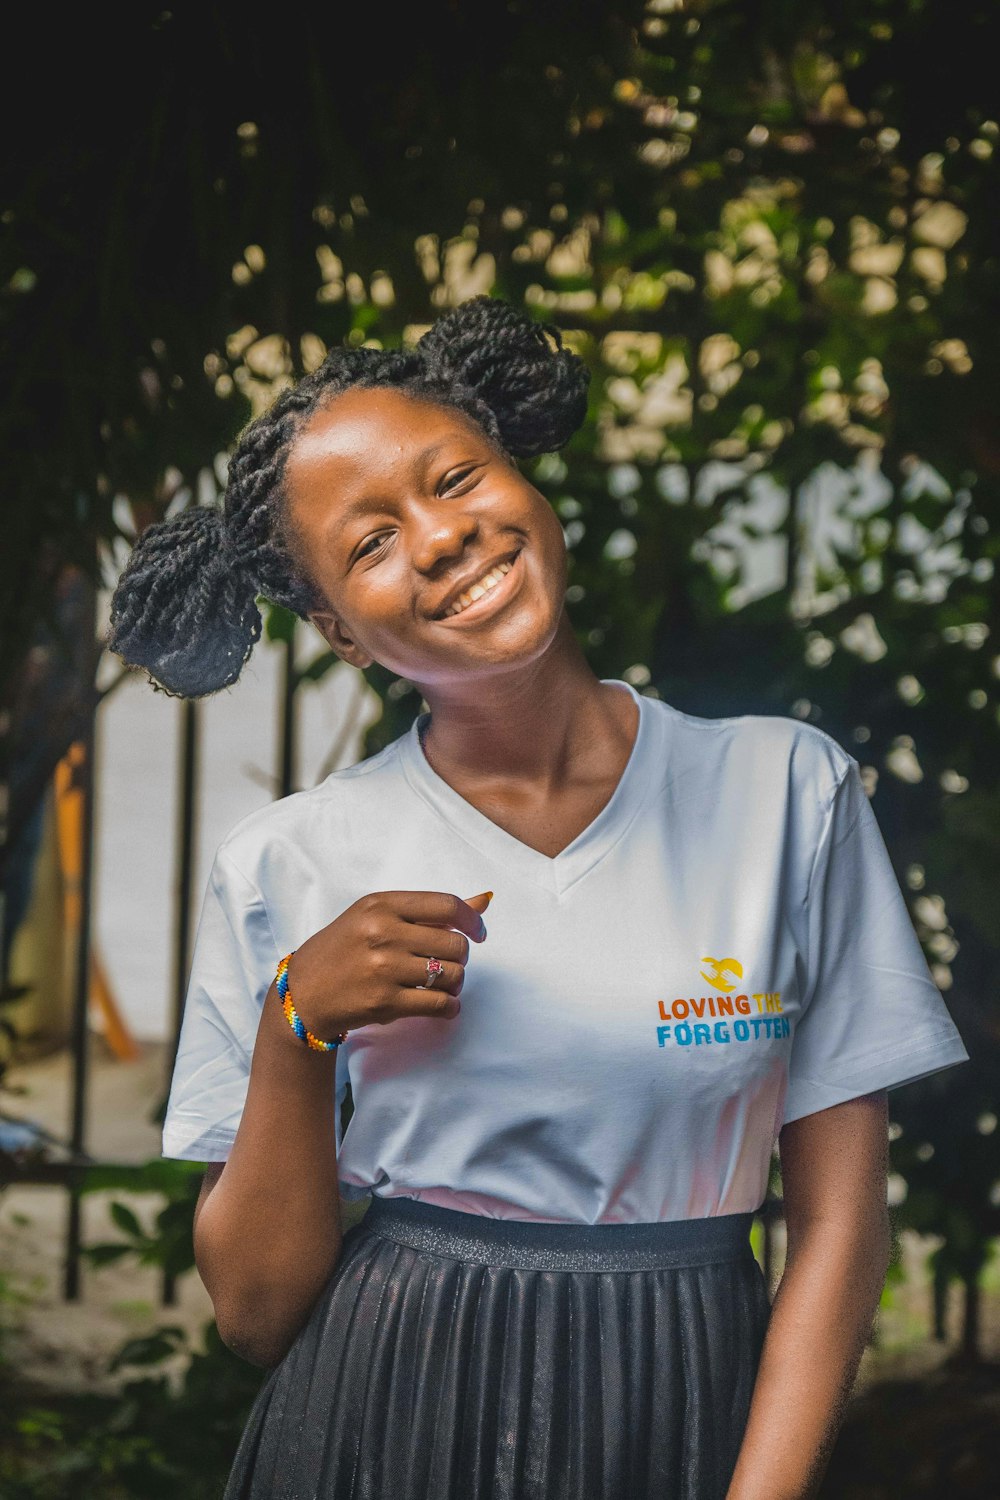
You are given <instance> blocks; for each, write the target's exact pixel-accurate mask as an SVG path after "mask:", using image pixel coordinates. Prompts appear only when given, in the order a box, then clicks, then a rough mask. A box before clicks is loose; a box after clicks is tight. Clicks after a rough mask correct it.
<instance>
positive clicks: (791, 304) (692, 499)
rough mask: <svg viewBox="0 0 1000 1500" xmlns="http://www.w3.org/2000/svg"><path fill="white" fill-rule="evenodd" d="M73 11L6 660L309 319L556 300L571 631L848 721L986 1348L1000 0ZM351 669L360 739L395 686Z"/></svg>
mask: <svg viewBox="0 0 1000 1500" xmlns="http://www.w3.org/2000/svg"><path fill="white" fill-rule="evenodd" d="M66 24H67V25H68V26H69V27H70V28H73V27H76V28H77V31H76V33H75V34H72V33H71V34H70V35H69V36H68V38H67V43H66V57H67V59H68V60H69V62H70V67H69V68H68V69H67V71H66V74H65V76H61V77H60V78H59V79H58V86H57V87H56V88H55V89H53V90H52V91H51V99H52V102H51V103H50V104H49V105H48V106H47V109H46V110H45V111H41V112H39V111H37V110H36V111H35V112H34V129H33V131H32V133H31V134H30V135H26V134H25V133H24V132H23V131H22V132H21V133H20V134H19V137H18V138H19V140H20V141H21V143H22V144H21V146H20V149H19V154H18V159H17V161H16V163H15V169H14V171H13V173H12V174H11V183H10V187H9V190H8V193H7V195H6V196H7V200H8V203H9V208H8V210H7V213H6V214H5V218H4V239H3V246H4V248H3V254H4V267H5V269H4V274H3V278H2V279H3V283H4V284H5V286H6V288H7V290H6V293H5V297H4V302H3V307H4V312H3V317H4V324H5V329H6V333H7V336H8V337H7V340H6V353H5V355H4V359H5V361H6V366H5V371H4V373H5V374H6V376H7V381H6V388H7V390H8V391H9V392H10V400H9V405H8V409H7V416H6V420H7V424H8V431H7V438H8V442H7V448H8V450H9V453H10V457H9V459H8V494H9V497H10V498H9V501H8V516H9V523H8V527H7V534H6V539H5V540H6V542H7V545H6V548H5V553H4V559H5V565H6V568H7V570H8V571H7V573H6V581H7V582H8V585H9V587H8V589H7V590H6V591H5V597H7V598H10V599H12V600H13V606H12V607H11V608H9V609H8V610H6V611H5V616H4V653H3V660H4V681H5V683H6V693H7V697H8V699H9V700H11V701H15V702H16V701H17V683H18V681H19V680H20V670H19V669H20V667H21V665H22V664H23V661H24V653H25V649H26V645H27V643H28V642H29V641H30V640H31V639H32V637H33V634H34V631H35V629H36V627H37V625H38V621H39V620H40V619H46V618H49V617H51V615H52V608H51V603H52V597H53V594H52V585H51V582H50V579H51V578H55V577H57V576H58V572H59V569H58V567H57V566H53V559H55V561H56V562H57V563H61V562H63V561H70V562H75V563H77V564H78V565H79V566H81V567H83V568H84V569H90V570H91V571H92V570H93V567H94V558H95V557H96V556H97V555H98V551H99V546H100V544H101V543H104V544H110V545H111V546H114V547H117V548H118V550H119V553H120V550H121V547H122V546H123V545H124V542H123V539H122V532H123V526H122V523H121V517H122V515H123V513H124V512H125V511H127V510H128V508H129V506H130V507H131V512H132V514H133V515H135V516H137V517H138V521H139V524H142V523H143V522H144V521H145V520H148V519H149V518H151V517H153V516H155V515H158V514H162V512H163V509H164V507H165V506H166V505H167V504H168V503H170V501H171V500H173V502H174V503H178V502H183V501H184V500H185V498H187V497H188V496H195V495H198V496H201V497H202V498H210V497H211V495H212V494H213V493H214V492H216V491H217V489H218V485H219V476H220V465H219V462H218V455H219V454H220V453H222V452H224V450H225V448H226V446H227V444H228V443H229V442H230V441H231V439H232V437H233V436H234V434H235V432H236V431H237V429H238V428H239V426H240V425H241V424H242V422H243V421H244V420H245V418H246V416H247V414H248V413H249V411H251V410H252V409H255V408H256V407H258V406H259V405H261V404H263V403H264V402H265V401H266V400H267V399H269V397H270V395H271V393H272V392H273V391H274V389H275V388H276V387H277V386H278V385H280V384H281V383H282V382H284V381H286V380H288V379H290V378H293V377H294V375H295V374H296V373H298V372H299V371H300V370H302V369H304V368H309V367H311V366H312V365H313V364H314V363H315V362H316V361H318V360H319V359H320V358H322V355H323V352H324V350H325V349H326V348H327V347H329V346H330V345H332V344H333V343H336V342H339V341H342V340H345V339H346V340H348V341H354V342H359V343H363V342H365V341H366V340H372V341H376V342H378V343H383V344H390V343H396V342H399V341H400V340H402V339H406V338H411V337H413V336H414V335H415V334H416V333H417V332H418V331H419V329H420V328H421V327H422V326H423V325H424V324H426V323H427V322H428V321H429V320H430V319H431V317H432V316H433V315H434V313H435V311H436V310H437V309H438V308H439V307H440V306H442V305H444V304H446V303H447V302H449V301H453V300H456V299H458V298H460V297H462V296H464V295H469V294H471V293H473V292H477V291H494V292H496V293H497V294H499V295H502V296H505V297H509V298H511V299H512V300H515V301H522V302H524V303H525V304H526V305H528V306H529V307H530V308H532V309H533V310H534V311H536V313H537V314H538V316H540V317H542V318H545V319H547V320H550V321H552V322H555V323H556V324H558V325H559V326H560V327H561V328H562V329H563V330H564V331H565V335H566V337H567V339H568V340H569V341H570V342H571V343H573V345H574V347H576V348H577V349H578V350H579V351H580V352H581V353H582V354H583V355H584V357H585V358H586V359H587V360H588V362H589V364H590V366H591V369H592V371H593V375H594V381H593V400H592V402H591V411H590V417H589V420H588V424H587V426H586V428H585V429H584V431H583V432H581V434H579V435H578V437H577V438H576V439H575V440H574V442H573V443H572V444H571V445H570V447H569V448H568V449H567V450H566V452H565V454H564V455H563V456H562V457H560V458H548V459H543V460H540V461H538V463H537V464H534V465H533V466H532V467H531V472H532V473H533V475H534V477H535V479H536V482H537V483H538V484H539V485H540V487H542V488H543V489H544V491H545V492H546V494H548V495H549V497H550V498H551V500H552V503H553V504H554V505H555V506H556V508H557V511H558V513H559V514H560V516H561V517H562V519H563V521H564V524H565V527H566V533H567V541H568V543H569V545H570V548H571V553H572V579H571V592H570V599H571V603H572V611H573V618H574V621H575V623H576V625H577V628H578V629H579V631H580V635H581V640H582V641H583V643H584V644H585V646H586V649H587V652H588V655H589V657H590V659H591V661H592V663H593V665H594V668H595V670H597V671H598V672H599V673H600V674H601V675H604V676H607V675H614V674H618V673H620V672H622V671H623V670H625V671H627V673H628V674H629V675H630V678H631V680H632V681H634V682H635V683H636V684H637V685H639V686H642V687H644V688H645V689H646V690H647V691H654V692H659V693H660V694H662V695H663V696H664V697H666V698H668V699H669V700H670V701H671V702H672V703H674V704H676V705H677V706H678V707H681V708H684V709H687V710H689V711H693V712H701V713H708V714H711V715H718V714H731V713H738V712H743V711H754V712H778V713H788V712H792V713H795V714H799V715H801V716H803V717H808V718H809V719H811V720H812V721H814V722H818V723H820V724H821V725H822V726H823V727H824V728H826V729H828V730H829V731H830V732H831V733H832V734H834V735H835V737H836V738H838V739H839V740H840V741H841V742H842V743H844V744H845V745H846V747H847V748H848V749H850V750H852V752H853V753H856V754H857V755H858V757H859V759H860V760H861V761H862V763H863V765H864V768H865V775H866V778H867V780H868V782H869V785H870V787H871V789H872V790H873V793H874V798H875V807H876V811H877V813H878V816H879V819H880V821H881V823H882V826H883V829H884V830H885V832H886V835H887V839H888V842H889V844H890V849H891V852H892V854H893V857H894V859H895V861H896V864H897V868H898V870H899V873H900V875H901V878H902V879H903V881H904V883H905V884H906V886H907V888H908V889H909V890H910V892H911V895H912V902H913V912H914V917H915V920H916V921H917V924H918V928H919V930H920V932H921V935H922V937H923V938H924V940H925V943H926V945H927V949H928V953H929V956H930V958H931V960H932V963H933V964H934V966H935V975H936V977H937V979H938V982H939V983H940V984H942V985H943V986H948V987H949V989H948V993H949V1001H950V1004H951V1006H952V1008H953V1011H954V1013H955V1015H956V1018H957V1019H958V1021H959V1024H960V1026H961V1029H962V1031H963V1035H964V1036H965V1038H966V1041H967V1045H968V1046H969V1050H970V1052H971V1053H972V1054H973V1061H972V1062H971V1063H970V1064H967V1065H965V1067H963V1069H961V1070H958V1071H956V1072H955V1073H954V1074H946V1075H944V1076H942V1077H939V1078H937V1079H931V1080H928V1081H926V1082H925V1083H920V1084H917V1085H914V1086H913V1088H912V1089H908V1090H906V1091H905V1093H903V1094H900V1095H897V1096H895V1098H894V1101H893V1104H894V1109H893V1118H894V1125H895V1126H896V1127H897V1135H896V1139H895V1140H894V1143H893V1152H894V1165H895V1167H896V1169H897V1170H898V1171H899V1172H900V1173H901V1174H902V1175H903V1176H904V1177H905V1178H906V1180H907V1182H908V1183H909V1185H910V1193H909V1196H908V1198H907V1201H906V1203H905V1204H904V1205H903V1206H902V1209H901V1211H900V1213H901V1217H902V1218H903V1220H904V1222H910V1223H912V1224H913V1225H914V1227H917V1228H920V1229H925V1230H926V1229H935V1230H937V1231H938V1232H940V1233H942V1234H943V1235H944V1237H945V1247H944V1250H943V1252H942V1254H941V1256H940V1269H941V1274H942V1277H947V1276H949V1275H952V1274H954V1275H958V1276H959V1277H960V1278H961V1279H962V1280H963V1281H964V1283H965V1285H966V1288H967V1320H966V1326H967V1330H968V1336H967V1341H966V1342H967V1347H968V1350H969V1351H970V1352H971V1351H973V1350H974V1348H975V1286H976V1284H977V1277H978V1272H979V1268H980V1266H981V1264H982V1262H983V1258H984V1255H985V1254H986V1249H987V1245H988V1241H989V1239H990V1237H991V1236H995V1235H996V1234H997V1232H998V1227H1000V1225H998V1215H1000V1190H998V1188H997V1180H998V1177H1000V1165H998V1159H997V1142H998V1140H1000V1133H998V1132H997V1131H996V1128H995V1126H996V1119H995V1115H993V1113H992V1104H993V1095H992V1082H991V1080H992V1078H993V1076H994V1075H995V1068H996V1059H997V1045H998V1025H997V1011H996V1001H995V999H992V998H991V997H990V996H989V995H988V992H987V983H988V980H989V978H990V976H992V975H994V974H995V973H996V967H997V957H998V954H997V948H996V941H997V940H996V937H995V933H994V931H993V928H994V926H995V923H994V921H993V912H994V911H995V909H996V892H997V885H998V881H1000V867H998V866H1000V860H998V846H1000V839H998V836H997V833H996V828H997V818H996V814H997V810H998V799H1000V786H998V780H997V771H998V765H1000V758H998V755H997V749H998V746H997V737H998V732H1000V728H998V718H997V661H998V660H1000V658H997V657H996V656H995V655H993V656H991V654H990V645H989V642H990V637H991V632H992V631H993V630H994V629H995V625H996V618H995V617H996V610H997V590H996V583H995V578H994V563H995V557H996V552H997V546H998V543H997V535H998V531H997V526H996V520H997V510H998V478H1000V445H998V443H997V440H996V434H995V427H994V425H993V422H992V411H993V399H994V397H993V393H994V391H995V390H996V389H997V388H998V380H997V374H998V371H997V362H998V360H1000V354H998V352H997V348H996V346H995V342H994V341H993V340H992V338H991V330H992V327H993V326H994V322H995V316H996V312H997V305H998V280H1000V256H998V245H997V235H998V232H1000V231H998V221H997V216H996V214H995V212H994V211H993V204H994V203H995V201H996V187H997V159H996V148H997V138H998V133H1000V130H998V124H997V119H998V114H1000V111H998V108H997V103H998V101H997V98H996V92H995V86H994V84H993V82H992V79H990V78H987V77H986V76H985V75H982V76H981V75H980V74H979V73H978V72H975V71H973V70H970V67H969V59H970V58H972V57H975V56H977V55H979V54H981V55H982V56H983V57H984V58H985V57H991V56H992V55H994V53H995V50H996V43H997V40H998V35H997V34H998V30H1000V17H998V13H997V11H996V8H995V7H993V6H990V5H988V4H986V3H985V0H980V3H975V0H963V3H961V4H957V5H956V4H954V3H952V4H948V5H946V4H945V3H944V0H906V3H904V0H865V3H861V0H846V3H839V4H837V5H833V4H831V3H829V0H812V3H806V4H799V5H796V6H794V7H792V6H788V5H785V4H782V3H779V0H757V3H749V4H748V3H746V0H742V3H737V0H700V3H699V0H686V3H684V0H652V3H650V4H648V5H643V4H639V3H622V4H616V5H606V4H597V3H586V0H576V3H575V4H573V5H572V6H570V5H568V4H565V3H561V0H560V3H557V4H553V5H547V6H545V7H532V6H528V5H527V4H525V3H523V0H510V3H498V0H480V3H479V4H477V5H476V6H471V5H469V6H462V5H459V4H454V3H452V4H440V5H434V4H431V5H426V6H423V7H418V8H415V9H411V10H410V11H402V10H401V11H400V12H399V13H395V12H394V13H393V14H392V16H391V18H386V17H384V16H380V17H379V24H378V26H376V24H375V21H374V18H371V17H369V16H368V15H367V14H354V15H352V16H349V17H345V16H344V15H343V14H342V13H341V12H339V11H338V12H333V11H329V10H328V11H326V12H323V13H318V14H315V15H306V16H300V17H297V18H296V24H295V26H294V28H288V29H287V30H285V31H282V30H281V29H280V28H279V27H276V26H274V25H272V26H269V27H268V29H267V30H266V32H263V31H261V32H255V31H252V30H251V29H250V28H249V27H248V26H247V25H246V24H245V21H244V19H243V15H242V13H240V12H236V11H235V10H234V9H231V8H229V7H226V6H221V5H211V4H209V5H205V6H202V7H199V8H198V9H197V11H191V12H187V13H185V14H183V15H182V14H180V13H171V12H164V11H161V10H159V9H158V8H154V7H146V6H133V7H131V8H130V9H129V12H128V14H127V15H125V16H123V17H121V18H116V22H115V25H116V36H115V38H114V41H115V47H114V49H113V50H112V49H111V48H110V47H108V46H106V45H105V39H104V38H95V37H94V35H93V32H92V27H93V22H92V21H91V19H90V18H89V17H87V18H86V20H82V21H81V20H79V19H76V20H71V21H69V22H67V23H66ZM119 59H125V61H126V63H127V66H125V67H122V64H121V62H120V61H119ZM83 60H85V61H86V64H87V65H86V66H81V63H82V61H83ZM126 500H127V502H128V505H125V501H126ZM123 507H124V510H123ZM109 562H110V555H109V554H108V553H107V551H105V565H106V566H107V565H108V564H109ZM15 580H16V581H17V584H18V587H17V588H15V587H14V586H13V584H14V581H15ZM322 670H323V659H322V656H321V657H320V658H318V659H317V662H316V663H315V664H314V667H313V674H314V675H317V674H318V673H319V672H321V671H322ZM368 677H369V681H370V682H371V683H372V685H373V686H374V687H375V688H376V689H377V690H378V691H379V692H380V694H381V695H382V697H383V701H384V704H385V713H384V715H383V718H382V719H381V720H380V722H379V723H378V724H377V725H375V726H374V727H373V729H372V731H371V732H370V734H369V739H368V746H367V748H368V750H369V751H371V750H374V749H377V748H378V747H379V746H380V745H381V744H384V743H385V742H386V741H387V740H388V739H391V738H393V737H395V735H397V734H398V733H399V732H400V731H401V730H402V729H403V728H405V727H406V725H407V724H408V723H409V721H410V720H411V719H412V716H413V713H414V712H415V711H416V707H417V705H416V703H415V700H414V697H413V695H412V693H408V692H407V686H408V685H407V684H405V683H396V682H393V681H392V679H391V677H390V675H389V674H387V673H385V672H384V671H383V670H382V669H380V668H378V667H373V668H372V669H371V670H370V672H369V674H368ZM58 748H59V747H58V746H57V745H56V744H55V743H53V745H52V746H51V747H50V750H51V754H55V752H56V750H57V749H58ZM23 813H24V809H23V808H20V809H19V808H18V807H16V806H15V808H14V810H13V815H14V817H15V818H16V817H17V816H22V815H23ZM973 871H974V872H975V873H974V874H972V873H970V872H973ZM991 1122H992V1123H991Z"/></svg>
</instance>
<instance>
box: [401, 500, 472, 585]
mask: <svg viewBox="0 0 1000 1500" xmlns="http://www.w3.org/2000/svg"><path fill="white" fill-rule="evenodd" d="M478 531H479V522H478V521H477V520H476V518H475V516H472V515H469V514H468V513H467V512H465V511H462V510H460V509H457V508H456V506H455V502H454V500H452V502H451V503H450V505H449V504H448V503H447V502H441V501H438V502H437V503H436V504H435V505H431V506H428V507H427V509H426V513H425V514H423V515H421V516H420V517H419V518H418V522H417V531H416V542H415V543H414V548H413V562H414V566H415V567H416V568H418V569H419V570H420V572H421V573H433V572H434V571H435V570H436V569H437V568H439V567H440V566H441V564H442V562H443V561H447V560H451V559H453V558H456V557H461V555H462V553H463V552H464V551H465V549H466V546H467V544H468V542H469V541H470V540H471V539H472V538H473V537H475V535H476V534H477V532H478Z"/></svg>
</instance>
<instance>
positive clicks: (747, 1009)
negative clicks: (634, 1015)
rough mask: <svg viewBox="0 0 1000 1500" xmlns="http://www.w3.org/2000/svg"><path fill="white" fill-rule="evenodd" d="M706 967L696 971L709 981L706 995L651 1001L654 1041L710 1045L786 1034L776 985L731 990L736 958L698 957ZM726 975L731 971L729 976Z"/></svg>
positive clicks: (738, 971) (739, 971)
mask: <svg viewBox="0 0 1000 1500" xmlns="http://www.w3.org/2000/svg"><path fill="white" fill-rule="evenodd" d="M701 962H702V963H703V964H706V965H707V966H708V967H707V969H702V970H700V971H699V972H700V976H701V978H702V979H704V980H705V981H706V983H707V984H709V985H710V986H711V989H710V992H709V993H708V994H707V995H689V996H686V995H678V997H677V998H676V999H675V1000H671V1001H670V1003H669V1004H668V1003H667V1002H666V1001H665V1000H658V1001H657V1011H658V1013H659V1020H660V1021H667V1022H669V1023H670V1024H669V1025H666V1026H662V1025H661V1026H657V1028H656V1044H657V1046H658V1047H666V1046H667V1044H668V1043H672V1044H674V1045H676V1046H678V1047H690V1046H692V1045H693V1046H695V1047H701V1046H711V1045H712V1044H713V1043H721V1044H722V1045H723V1046H725V1045H726V1044H727V1043H729V1042H762V1041H778V1040H780V1039H781V1038H782V1037H786V1036H790V1035H791V1027H790V1025H789V1018H788V1016H786V1015H785V1014H784V1013H783V1010H782V1005H781V992H780V990H760V991H756V990H755V991H753V992H751V993H750V994H739V995H734V994H732V991H733V990H734V989H736V985H737V981H738V980H741V979H742V978H743V965H742V964H741V963H740V961H739V959H738V958H703V959H701ZM728 976H734V977H733V978H732V979H730V978H729V977H728Z"/></svg>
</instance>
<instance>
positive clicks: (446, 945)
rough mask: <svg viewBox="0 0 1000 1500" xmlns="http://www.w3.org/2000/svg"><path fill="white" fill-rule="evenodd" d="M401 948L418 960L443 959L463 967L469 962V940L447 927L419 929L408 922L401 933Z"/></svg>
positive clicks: (461, 933)
mask: <svg viewBox="0 0 1000 1500" xmlns="http://www.w3.org/2000/svg"><path fill="white" fill-rule="evenodd" d="M402 947H403V950H404V951H405V952H406V953H412V954H414V955H415V956H416V957H417V958H420V959H425V958H444V959H447V960H448V961H449V962H450V963H453V964H461V965H462V966H463V967H464V966H465V965H466V964H467V963H468V962H469V939H468V938H467V937H466V936H465V933H464V932H454V931H452V930H451V929H450V928H448V927H420V926H418V925H417V924H416V923H415V922H408V923H406V925H405V927H404V929H403V933H402Z"/></svg>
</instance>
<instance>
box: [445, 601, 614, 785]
mask: <svg viewBox="0 0 1000 1500" xmlns="http://www.w3.org/2000/svg"><path fill="white" fill-rule="evenodd" d="M417 686H419V687H421V692H422V694H423V697H424V699H425V701H426V703H427V705H428V708H429V709H430V721H429V723H427V724H425V726H424V729H423V733H422V735H421V742H422V744H423V746H424V752H425V754H426V756H427V759H428V761H429V762H430V764H431V766H432V768H433V769H434V770H436V771H437V772H438V773H439V774H443V775H445V779H449V780H450V779H453V778H454V779H462V780H464V781H466V782H467V783H468V782H473V781H474V782H478V783H487V782H491V781H497V780H516V781H522V782H530V783H532V784H533V785H535V786H537V787H539V788H543V789H551V790H553V791H555V790H558V788H559V787H560V785H561V784H564V783H565V782H566V780H567V778H568V773H569V768H570V767H571V766H572V767H574V769H575V770H576V772H577V774H579V773H580V772H581V771H583V772H584V773H585V772H586V768H587V766H588V765H590V764H594V765H597V766H599V765H601V764H602V763H603V762H604V761H605V760H606V758H607V757H608V755H609V753H610V754H614V753H615V751H616V750H617V751H620V749H621V746H622V743H623V740H624V741H626V742H627V744H626V753H627V750H628V748H629V747H630V746H631V743H632V740H633V738H634V732H635V727H636V725H635V718H636V715H635V706H634V704H633V703H632V702H631V700H629V699H627V698H626V695H625V693H624V692H623V691H622V690H621V689H620V688H613V687H607V686H605V685H604V684H603V683H602V682H601V681H600V679H599V678H598V677H597V676H596V674H595V673H594V672H593V670H592V669H591V667H590V665H589V663H588V662H587V660H586V658H585V657H584V655H583V651H582V650H581V648H580V644H579V642H578V640H577V638H576V635H575V633H574V631H573V628H572V625H571V624H570V621H569V618H568V616H567V614H566V612H565V610H564V611H563V613H562V616H561V618H560V621H559V625H558V627H557V630H556V634H555V636H554V637H553V640H552V643H551V645H550V647H549V649H548V650H547V651H545V652H544V653H543V654H542V655H541V656H540V657H538V658H537V659H536V660H535V661H533V662H531V663H529V664H528V665H527V666H523V667H518V668H517V669H516V670H513V671H510V672H502V671H500V672H495V673H493V674H491V675H489V676H482V677H478V678H476V679H474V680H473V682H472V684H471V686H470V685H469V684H462V685H459V686H456V685H454V684H452V683H447V684H441V683H435V684H433V685H428V686H427V687H423V686H421V685H420V684H419V683H418V684H417Z"/></svg>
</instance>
